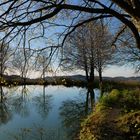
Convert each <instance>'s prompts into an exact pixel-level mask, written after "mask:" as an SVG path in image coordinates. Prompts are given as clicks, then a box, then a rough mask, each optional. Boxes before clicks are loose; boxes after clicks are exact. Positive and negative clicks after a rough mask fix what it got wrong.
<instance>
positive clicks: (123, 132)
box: [79, 90, 140, 140]
mask: <svg viewBox="0 0 140 140" xmlns="http://www.w3.org/2000/svg"><path fill="white" fill-rule="evenodd" d="M79 139H80V140H140V91H139V90H133V91H132V90H131V91H128V90H123V91H118V90H112V92H111V93H110V94H109V95H105V96H103V97H102V99H100V101H99V103H98V104H97V105H96V107H95V109H94V111H93V113H92V114H90V115H89V116H88V118H87V119H86V120H84V121H83V122H82V124H81V131H80V135H79Z"/></svg>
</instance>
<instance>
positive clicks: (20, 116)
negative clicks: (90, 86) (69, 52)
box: [0, 86, 100, 140]
mask: <svg viewBox="0 0 140 140" xmlns="http://www.w3.org/2000/svg"><path fill="white" fill-rule="evenodd" d="M94 91H95V92H94V95H93V96H90V95H91V92H90V91H89V90H88V91H87V89H85V88H77V87H64V86H46V87H44V86H18V87H13V88H6V87H1V92H2V94H3V100H2V103H0V139H1V140H9V139H10V140H72V139H74V137H76V135H77V132H78V129H79V126H80V122H81V120H82V119H83V118H84V117H85V116H86V115H87V114H88V113H89V112H90V111H91V109H92V107H93V105H92V104H93V102H97V100H98V99H99V97H100V91H99V90H98V89H96V90H94ZM93 97H94V98H93Z"/></svg>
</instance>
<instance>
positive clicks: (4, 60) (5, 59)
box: [0, 42, 13, 77]
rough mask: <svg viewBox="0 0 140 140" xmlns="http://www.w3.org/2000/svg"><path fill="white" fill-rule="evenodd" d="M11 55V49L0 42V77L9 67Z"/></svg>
mask: <svg viewBox="0 0 140 140" xmlns="http://www.w3.org/2000/svg"><path fill="white" fill-rule="evenodd" d="M12 54H13V51H12V49H11V48H10V46H9V45H8V44H5V43H4V42H2V43H1V44H0V75H1V77H2V76H3V74H4V73H5V70H6V69H7V68H8V67H10V64H9V63H10V58H11V56H12Z"/></svg>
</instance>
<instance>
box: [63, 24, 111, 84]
mask: <svg viewBox="0 0 140 140" xmlns="http://www.w3.org/2000/svg"><path fill="white" fill-rule="evenodd" d="M85 34H86V36H85ZM111 38H112V35H111V33H109V31H108V29H107V26H105V25H102V24H101V22H92V23H89V24H86V25H84V26H81V27H80V28H77V30H75V31H74V32H73V33H72V34H71V36H69V37H68V39H67V43H66V45H65V47H64V49H63V59H62V60H63V61H62V66H63V68H64V69H66V70H72V69H75V68H76V69H81V70H84V71H85V74H86V79H87V81H88V82H89V83H92V82H93V83H94V71H95V69H96V70H97V71H98V72H99V80H100V84H102V72H103V69H104V68H105V67H106V66H107V65H108V64H109V63H110V62H111V58H112V54H113V51H112V50H111V47H110V46H111V44H112V39H111Z"/></svg>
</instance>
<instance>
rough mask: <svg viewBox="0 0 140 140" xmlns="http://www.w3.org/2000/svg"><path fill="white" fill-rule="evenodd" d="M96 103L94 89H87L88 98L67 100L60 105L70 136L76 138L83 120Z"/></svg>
mask: <svg viewBox="0 0 140 140" xmlns="http://www.w3.org/2000/svg"><path fill="white" fill-rule="evenodd" d="M93 104H94V91H93V90H91V89H88V90H87V94H86V99H85V100H84V101H83V100H79V99H76V100H66V101H64V102H63V103H62V106H61V107H60V115H61V117H62V120H63V121H62V124H63V125H64V127H65V128H66V131H67V135H68V137H69V138H71V139H74V138H75V137H76V135H77V134H78V131H79V129H80V123H81V120H82V119H84V118H85V117H86V116H87V114H88V113H89V112H90V111H91V109H92V108H93Z"/></svg>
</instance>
